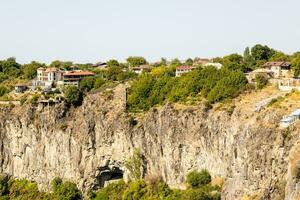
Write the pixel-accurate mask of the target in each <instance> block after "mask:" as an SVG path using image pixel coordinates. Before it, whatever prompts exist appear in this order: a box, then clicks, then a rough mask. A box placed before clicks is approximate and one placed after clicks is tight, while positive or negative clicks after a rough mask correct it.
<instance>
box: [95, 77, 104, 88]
mask: <svg viewBox="0 0 300 200" xmlns="http://www.w3.org/2000/svg"><path fill="white" fill-rule="evenodd" d="M104 83H105V80H104V79H103V78H100V77H97V78H96V79H95V83H94V89H98V88H100V87H101V86H102V85H104Z"/></svg>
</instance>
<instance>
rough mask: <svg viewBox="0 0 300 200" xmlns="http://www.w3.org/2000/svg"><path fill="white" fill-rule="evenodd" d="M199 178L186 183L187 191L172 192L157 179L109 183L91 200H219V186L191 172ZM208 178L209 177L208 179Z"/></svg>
mask: <svg viewBox="0 0 300 200" xmlns="http://www.w3.org/2000/svg"><path fill="white" fill-rule="evenodd" d="M193 173H196V175H193V176H200V178H196V179H197V180H193V181H192V183H193V184H194V185H191V184H189V183H188V189H187V190H172V189H170V187H169V186H168V185H167V184H166V183H164V182H163V181H162V179H161V178H159V177H148V178H146V179H145V180H143V179H139V180H135V181H130V182H129V183H127V184H126V183H125V182H124V181H119V182H116V183H111V184H109V185H108V186H107V187H105V188H102V189H100V190H99V191H98V192H96V193H91V194H90V198H91V200H111V199H113V200H219V199H221V196H220V190H221V188H220V187H219V186H213V185H212V184H211V180H210V179H208V178H210V175H209V174H208V175H207V174H204V175H203V172H200V173H198V172H193ZM208 176H209V177H208Z"/></svg>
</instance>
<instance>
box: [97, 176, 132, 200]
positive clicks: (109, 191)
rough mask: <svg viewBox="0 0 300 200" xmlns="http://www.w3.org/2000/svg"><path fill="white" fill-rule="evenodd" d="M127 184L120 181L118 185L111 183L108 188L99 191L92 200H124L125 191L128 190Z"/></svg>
mask: <svg viewBox="0 0 300 200" xmlns="http://www.w3.org/2000/svg"><path fill="white" fill-rule="evenodd" d="M126 187H127V186H126V184H125V182H124V181H123V180H122V181H118V182H116V183H111V184H109V185H108V186H107V187H105V188H102V189H100V190H99V191H97V192H96V193H95V194H94V195H93V196H94V197H92V198H91V199H93V200H108V199H114V200H122V196H123V194H124V191H125V189H126Z"/></svg>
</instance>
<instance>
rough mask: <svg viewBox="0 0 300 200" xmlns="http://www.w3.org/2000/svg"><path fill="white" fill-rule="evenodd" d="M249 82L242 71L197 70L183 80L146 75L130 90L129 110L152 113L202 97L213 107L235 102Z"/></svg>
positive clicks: (210, 68) (183, 77) (206, 68)
mask: <svg viewBox="0 0 300 200" xmlns="http://www.w3.org/2000/svg"><path fill="white" fill-rule="evenodd" d="M246 85H247V79H246V77H245V76H244V74H243V73H242V72H240V71H231V70H228V69H221V70H218V69H216V68H215V67H212V66H210V67H205V68H197V69H195V70H194V71H192V72H190V73H186V74H184V75H182V76H181V77H178V78H177V77H176V78H174V77H171V76H168V75H166V74H165V76H162V75H159V76H158V75H153V76H152V75H147V74H145V75H142V76H140V77H139V78H138V79H137V80H136V81H134V82H133V84H132V85H131V88H130V89H129V94H128V99H127V109H128V110H129V111H138V110H148V109H149V108H151V107H152V106H154V105H159V104H163V103H164V102H165V101H166V100H169V101H171V102H183V103H185V102H187V101H195V100H197V99H198V98H199V97H200V95H201V96H202V97H204V98H207V100H208V101H209V103H210V104H213V103H215V102H219V101H222V100H224V99H229V98H233V97H235V96H236V95H238V94H239V93H240V92H241V91H243V90H244V89H245V88H246Z"/></svg>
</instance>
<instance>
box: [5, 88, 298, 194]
mask: <svg viewBox="0 0 300 200" xmlns="http://www.w3.org/2000/svg"><path fill="white" fill-rule="evenodd" d="M264 95H265V96H268V95H269V94H268V93H266V94H264ZM264 95H257V97H255V98H254V97H253V94H247V95H244V97H240V98H238V99H236V100H235V101H234V102H232V104H233V105H234V110H233V112H232V110H231V109H222V108H214V109H212V110H207V109H206V108H205V107H204V106H202V105H197V106H180V105H171V104H166V105H164V106H162V107H160V108H155V109H152V110H150V111H149V112H147V113H145V114H143V115H142V114H141V115H138V116H135V117H133V116H132V115H131V114H128V113H126V112H125V111H124V110H125V98H126V95H125V86H123V85H119V86H117V87H116V88H115V89H114V91H112V92H104V93H95V94H89V95H88V96H87V97H86V98H85V100H84V102H83V105H82V106H80V107H78V108H68V107H67V106H66V105H64V104H57V105H42V104H40V105H30V104H25V105H23V106H16V107H13V108H11V107H3V108H1V111H0V137H1V140H0V142H1V148H0V161H1V166H0V170H1V173H7V174H10V175H12V176H14V177H16V178H26V179H32V180H35V181H37V182H38V184H39V185H40V187H41V188H42V189H45V190H47V189H48V188H49V183H50V181H51V180H52V179H53V178H54V177H57V176H59V177H61V178H63V179H66V180H71V181H73V182H75V183H76V184H77V185H78V186H79V188H81V189H82V190H83V191H87V190H88V189H90V188H93V189H97V188H99V187H101V186H103V185H104V184H105V182H106V181H109V180H112V179H117V178H122V177H125V178H126V176H127V172H126V169H125V167H124V161H125V160H126V159H128V157H130V156H131V154H132V152H133V150H134V149H135V148H140V149H141V151H142V153H143V155H144V157H145V168H146V171H145V173H147V174H160V175H161V176H162V177H163V179H164V180H165V181H166V182H167V183H168V184H169V185H170V186H172V187H179V188H181V187H184V184H183V182H184V180H185V176H186V174H187V173H188V172H189V171H190V170H192V169H202V168H206V169H208V170H209V171H210V173H211V174H212V175H213V177H223V178H224V181H225V184H224V188H223V192H222V199H228V200H232V199H241V198H242V197H245V196H247V195H249V197H250V196H251V195H256V196H257V197H258V199H283V198H284V197H285V199H288V200H292V199H298V198H299V196H297V195H299V194H298V192H299V183H298V180H299V179H300V175H299V174H298V169H299V166H300V156H299V155H300V154H299V153H300V143H299V141H298V138H299V134H298V131H297V124H296V125H295V126H292V127H291V128H289V129H280V128H279V127H278V121H279V120H280V119H281V117H282V116H283V115H284V114H285V112H287V111H286V110H285V109H265V110H262V111H259V112H255V111H253V107H254V106H255V103H257V102H258V101H260V100H263V98H264V97H265V96H264ZM232 108H233V107H232ZM289 109H292V108H289Z"/></svg>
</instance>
